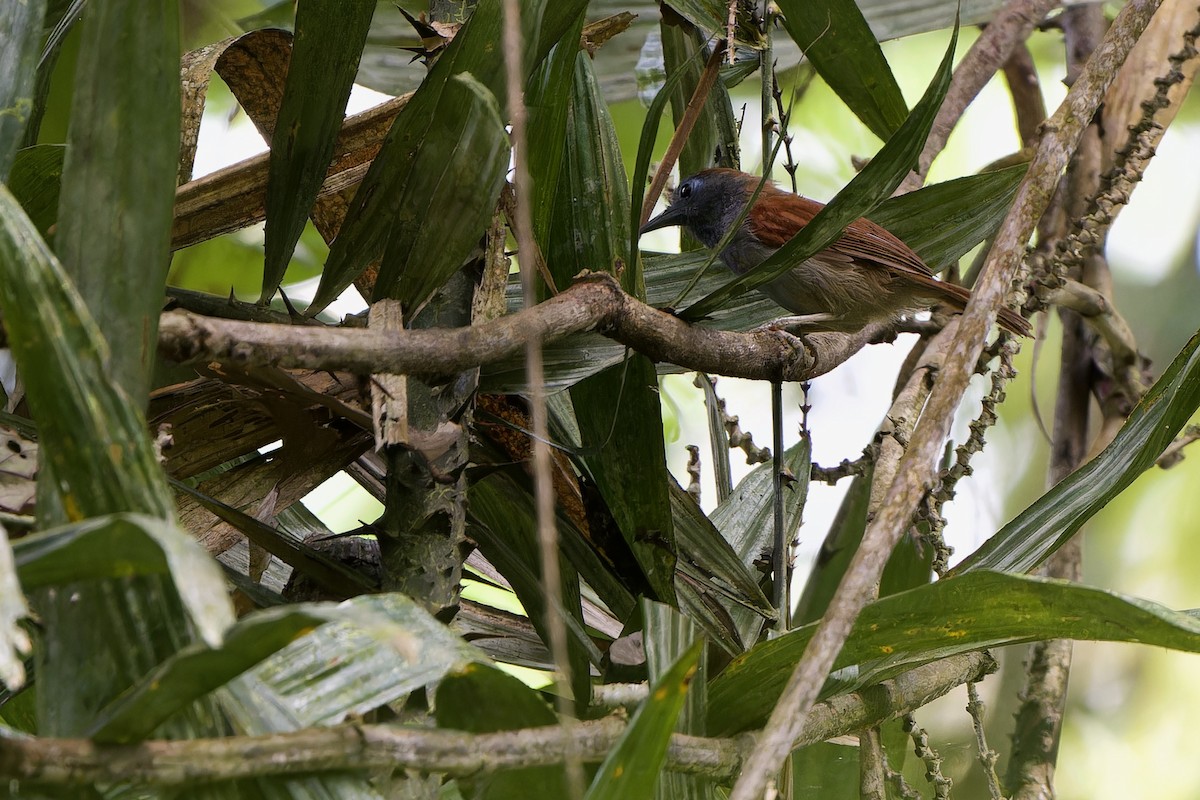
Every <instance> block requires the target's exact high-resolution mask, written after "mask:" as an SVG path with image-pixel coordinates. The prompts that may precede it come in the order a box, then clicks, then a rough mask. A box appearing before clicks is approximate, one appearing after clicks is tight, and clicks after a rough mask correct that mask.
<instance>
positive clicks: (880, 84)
mask: <svg viewBox="0 0 1200 800" xmlns="http://www.w3.org/2000/svg"><path fill="white" fill-rule="evenodd" d="M779 8H780V10H781V11H782V12H783V24H784V26H785V27H786V28H787V30H788V33H790V34H791V36H792V39H794V40H795V41H796V44H797V45H799V46H800V49H801V51H803V52H804V55H805V57H806V58H807V59H808V60H809V61H811V62H812V64H813V66H814V67H816V69H817V73H818V74H819V75H820V76H821V78H822V79H823V80H824V81H825V83H827V84H829V88H830V89H833V91H834V92H835V93H836V94H837V96H838V97H840V98H841V99H842V102H844V103H845V104H846V105H847V106H849V108H850V110H851V111H853V112H854V113H855V115H856V116H857V117H858V118H859V119H861V120H862V121H863V124H864V125H866V126H867V127H868V128H870V129H871V132H872V133H874V134H875V135H876V136H878V137H879V138H880V139H883V140H885V141H886V140H887V139H889V138H890V137H891V136H892V134H894V133H895V132H896V131H897V130H898V129H899V128H900V126H901V125H902V124H903V123H904V118H905V117H906V116H907V115H908V106H906V105H905V103H904V95H902V94H901V93H900V86H899V85H898V84H897V83H896V78H895V76H893V75H892V69H891V67H889V66H888V63H887V59H885V58H884V57H883V51H882V50H880V49H879V42H877V41H876V40H875V34H873V33H872V32H871V29H870V28H869V27H867V21H866V19H864V18H863V13H862V11H860V10H859V8H858V5H857V4H856V3H855V2H854V0H779ZM952 49H953V48H952Z"/></svg>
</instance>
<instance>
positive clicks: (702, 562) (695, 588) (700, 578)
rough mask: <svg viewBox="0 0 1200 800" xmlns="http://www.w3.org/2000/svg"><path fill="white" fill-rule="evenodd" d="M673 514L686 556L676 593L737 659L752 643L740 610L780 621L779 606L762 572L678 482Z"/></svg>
mask: <svg viewBox="0 0 1200 800" xmlns="http://www.w3.org/2000/svg"><path fill="white" fill-rule="evenodd" d="M671 513H672V515H673V516H674V520H675V536H676V542H677V543H678V545H679V552H680V558H679V560H678V561H677V562H676V570H677V572H676V578H675V591H676V592H677V593H678V595H679V597H680V603H681V608H685V609H686V610H687V612H688V615H689V616H690V617H691V618H692V619H693V620H695V622H696V623H697V624H698V625H700V626H701V627H702V628H703V629H704V631H705V633H707V634H708V636H709V637H710V638H711V639H712V640H713V641H714V642H715V643H718V644H720V645H721V646H722V647H723V648H724V649H725V650H726V651H727V652H729V653H730V654H732V655H737V654H738V653H741V652H742V651H743V650H745V649H746V643H745V642H744V641H743V640H742V637H741V634H740V632H739V631H738V629H737V625H736V620H737V619H738V618H740V616H741V615H740V614H736V613H735V612H738V611H741V610H748V611H749V612H750V613H752V614H753V615H755V616H757V617H759V618H760V619H762V618H771V619H773V618H774V617H775V609H774V607H773V606H772V605H771V602H770V601H769V600H767V598H766V595H764V594H763V591H762V589H761V588H760V587H759V585H758V578H757V576H758V572H757V570H754V569H753V568H752V567H750V566H749V565H747V564H745V563H743V562H742V560H741V558H740V557H739V555H738V553H737V552H735V551H734V549H733V548H732V547H731V546H730V545H729V542H728V541H726V540H725V538H724V537H723V536H722V535H721V534H720V533H719V532H718V531H717V529H716V528H715V527H714V526H713V523H712V522H710V521H709V519H708V517H706V516H704V514H703V512H701V510H700V507H699V506H697V505H696V501H695V500H693V499H692V498H691V496H690V495H688V493H687V492H685V491H684V490H683V489H682V488H681V487H680V486H679V484H678V483H676V482H675V480H674V479H672V480H671Z"/></svg>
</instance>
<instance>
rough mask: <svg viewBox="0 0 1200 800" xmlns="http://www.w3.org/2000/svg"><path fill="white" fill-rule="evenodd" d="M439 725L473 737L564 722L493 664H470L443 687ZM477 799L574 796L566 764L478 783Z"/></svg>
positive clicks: (438, 708)
mask: <svg viewBox="0 0 1200 800" xmlns="http://www.w3.org/2000/svg"><path fill="white" fill-rule="evenodd" d="M434 708H435V709H436V713H437V722H438V726H439V727H442V728H453V729H455V730H461V731H470V732H472V733H494V732H496V731H506V730H516V729H518V728H540V727H543V726H546V725H555V724H557V722H558V720H557V718H556V717H555V715H554V712H553V711H551V710H550V707H549V706H548V705H546V701H545V700H543V699H542V697H541V695H539V694H538V693H537V692H535V691H534V690H533V689H530V688H529V687H528V686H526V685H525V684H523V683H521V681H519V680H517V679H516V678H514V677H513V676H512V675H509V674H507V673H505V672H501V671H500V670H498V669H496V668H495V667H493V666H491V665H489V664H482V663H480V664H467V665H465V666H464V667H463V668H462V669H461V670H460V671H458V672H455V673H453V674H451V675H449V676H447V677H446V678H445V679H444V680H443V681H442V682H441V683H439V684H438V689H437V702H436V703H435V705H434ZM474 783H475V792H474V794H472V795H471V796H472V797H478V798H480V800H525V799H526V798H530V797H546V798H550V797H569V796H570V795H569V791H568V789H567V782H566V774H565V772H564V770H563V768H562V766H561V765H560V766H549V767H527V768H525V769H514V770H506V771H504V772H499V773H496V774H493V775H489V776H486V777H484V778H481V779H480V780H478V781H475V782H474Z"/></svg>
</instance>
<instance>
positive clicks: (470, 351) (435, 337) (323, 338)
mask: <svg viewBox="0 0 1200 800" xmlns="http://www.w3.org/2000/svg"><path fill="white" fill-rule="evenodd" d="M588 330H597V331H599V332H600V333H603V334H604V335H605V336H608V337H610V338H612V339H614V340H615V341H618V342H620V343H622V344H624V345H627V346H629V347H631V348H632V349H634V350H637V351H638V352H640V353H643V354H645V355H646V356H649V357H650V358H651V359H654V360H655V361H667V362H671V363H674V364H678V365H679V366H681V367H684V368H685V369H690V370H699V371H701V372H708V373H712V374H717V375H729V376H733V377H738V378H748V379H751V380H767V381H779V380H783V381H803V380H809V379H811V378H814V377H816V376H818V375H823V374H825V373H826V372H828V371H830V370H831V369H833V368H834V367H836V366H838V365H839V364H841V363H842V362H843V361H845V360H846V359H848V358H849V357H850V356H852V355H854V354H855V353H856V352H858V351H859V350H860V349H861V348H862V347H863V346H865V345H866V344H867V343H869V342H871V341H873V340H875V339H877V338H879V336H880V334H881V331H880V330H878V329H875V328H868V329H865V330H863V331H860V332H859V333H856V334H841V333H816V334H810V335H808V336H805V337H804V338H803V339H801V340H797V339H796V338H795V337H791V336H788V335H786V334H783V333H781V332H778V331H767V330H760V331H752V332H749V333H734V332H729V331H719V330H710V329H706V328H700V327H696V326H692V325H689V324H688V323H686V322H683V321H682V320H680V319H678V318H676V317H674V316H672V315H670V314H668V313H666V312H663V311H659V310H658V309H655V308H652V307H650V306H648V305H646V304H645V303H642V302H640V301H638V300H636V299H635V298H633V297H631V296H629V295H627V294H625V292H623V291H622V290H621V287H620V285H619V284H618V283H617V281H616V279H615V278H613V277H612V276H611V275H607V274H603V273H595V274H590V275H588V276H586V277H585V278H584V279H582V280H580V281H578V282H576V283H575V284H574V285H573V286H571V287H569V288H568V289H567V290H565V291H564V292H562V293H560V294H559V295H557V296H556V297H552V298H550V299H548V300H546V301H545V302H543V303H540V304H538V305H537V306H534V307H533V308H529V309H526V310H523V311H519V312H517V313H515V314H510V315H507V316H504V317H501V318H500V319H497V320H494V321H491V322H487V323H484V324H480V325H474V326H469V327H463V328H445V329H439V330H405V331H401V332H395V333H382V332H378V331H371V330H363V329H351V328H328V329H325V330H323V331H321V332H320V334H314V331H313V330H312V328H310V327H308V326H291V325H271V324H265V323H256V322H243V321H237V320H224V319H213V318H210V317H203V316H200V315H197V314H192V313H189V312H186V311H171V312H168V313H166V314H164V315H163V316H162V320H161V323H160V328H159V331H160V336H159V348H160V351H161V352H162V354H163V355H164V356H165V357H166V358H169V359H172V360H174V361H216V362H221V363H229V364H237V365H240V366H243V367H244V366H250V365H272V366H280V367H292V368H296V367H299V368H311V369H319V370H326V369H339V370H346V371H349V372H355V373H358V374H361V375H369V374H372V373H376V372H392V373H400V374H406V375H424V376H441V375H447V374H452V373H456V372H461V371H463V370H466V369H469V368H471V367H476V366H480V365H483V364H490V363H494V362H497V361H502V360H504V359H506V358H510V357H513V356H516V355H518V354H520V353H522V352H523V351H524V349H525V345H526V343H527V342H528V341H530V340H531V339H533V338H536V339H538V340H540V341H541V342H543V343H546V342H550V341H553V340H556V339H559V338H562V337H564V336H566V335H568V334H571V333H579V332H582V331H588ZM798 341H799V342H801V343H802V344H801V345H800V346H797V342H798Z"/></svg>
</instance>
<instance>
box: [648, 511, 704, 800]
mask: <svg viewBox="0 0 1200 800" xmlns="http://www.w3.org/2000/svg"><path fill="white" fill-rule="evenodd" d="M689 500H690V498H689ZM697 635H698V634H697V631H696V626H695V625H694V624H693V622H692V620H690V619H688V618H687V617H685V616H684V615H682V614H680V613H679V612H678V611H676V610H675V609H673V608H671V607H670V606H667V605H663V604H662V603H655V602H653V601H651V600H642V643H643V645H644V646H645V648H646V671H647V673H648V675H649V678H650V683H651V684H653V683H655V682H657V681H659V680H661V679H662V678H663V677H665V676H666V674H667V672H668V671H669V670H670V668H671V665H672V664H674V663H675V661H676V660H678V659H679V658H681V657H682V656H683V655H684V654H685V653H686V652H687V649H688V648H689V647H691V646H692V645H693V644H694V643H695V642H696V640H697ZM707 670H708V655H707V653H704V652H702V653H701V654H700V659H699V661H698V662H697V666H696V677H695V678H694V679H693V681H692V689H691V691H689V692H688V693H687V699H686V700H685V701H684V706H683V710H682V711H680V713H679V720H678V722H676V724H675V730H676V731H678V732H679V733H686V734H689V735H691V736H703V735H704V732H705V726H704V720H705V717H706V716H707V713H706V711H707V709H706V705H707V703H706V697H707V692H706V688H705V684H706V683H707V681H708V672H707ZM654 796H655V797H656V798H659V800H716V789H715V787H714V786H713V784H712V782H711V781H709V780H706V779H704V778H701V777H699V776H696V775H684V774H681V773H678V772H670V771H666V770H664V771H662V772H660V773H659V776H658V785H657V786H656V787H655V795H654Z"/></svg>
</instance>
